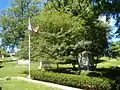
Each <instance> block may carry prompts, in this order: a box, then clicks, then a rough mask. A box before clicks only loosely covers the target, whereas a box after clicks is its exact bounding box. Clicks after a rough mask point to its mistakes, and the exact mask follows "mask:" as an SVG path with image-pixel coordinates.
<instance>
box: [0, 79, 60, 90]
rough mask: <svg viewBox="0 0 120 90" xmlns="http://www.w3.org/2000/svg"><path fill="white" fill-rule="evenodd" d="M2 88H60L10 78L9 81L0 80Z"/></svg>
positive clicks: (7, 89)
mask: <svg viewBox="0 0 120 90" xmlns="http://www.w3.org/2000/svg"><path fill="white" fill-rule="evenodd" d="M0 87H2V90H60V89H58V88H53V87H48V86H46V85H42V84H34V83H30V82H26V81H21V80H16V79H12V80H9V81H0Z"/></svg>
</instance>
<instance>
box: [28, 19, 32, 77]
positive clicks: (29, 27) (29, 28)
mask: <svg viewBox="0 0 120 90" xmlns="http://www.w3.org/2000/svg"><path fill="white" fill-rule="evenodd" d="M28 30H29V33H28V34H29V65H28V72H29V74H28V78H29V79H30V78H31V75H30V63H31V62H30V30H32V28H31V23H30V18H29V26H28Z"/></svg>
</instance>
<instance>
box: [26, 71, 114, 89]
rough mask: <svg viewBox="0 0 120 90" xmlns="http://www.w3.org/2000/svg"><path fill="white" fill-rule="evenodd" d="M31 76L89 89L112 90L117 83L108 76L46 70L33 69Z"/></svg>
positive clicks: (36, 78)
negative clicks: (89, 75)
mask: <svg viewBox="0 0 120 90" xmlns="http://www.w3.org/2000/svg"><path fill="white" fill-rule="evenodd" d="M24 73H27V72H24ZM31 77H32V79H35V80H41V81H45V82H52V83H56V84H61V85H66V86H72V87H76V88H81V89H87V90H112V89H113V88H114V87H115V85H116V84H115V82H114V81H112V80H109V79H106V78H103V79H102V78H96V77H88V76H80V75H70V74H63V73H54V72H46V71H31Z"/></svg>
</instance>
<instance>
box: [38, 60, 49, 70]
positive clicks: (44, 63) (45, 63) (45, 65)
mask: <svg viewBox="0 0 120 90" xmlns="http://www.w3.org/2000/svg"><path fill="white" fill-rule="evenodd" d="M46 68H50V62H48V61H40V65H39V66H38V69H46Z"/></svg>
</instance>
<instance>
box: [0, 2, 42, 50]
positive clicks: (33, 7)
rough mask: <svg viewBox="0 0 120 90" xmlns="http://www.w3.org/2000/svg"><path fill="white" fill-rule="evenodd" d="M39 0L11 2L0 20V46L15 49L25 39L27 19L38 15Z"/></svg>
mask: <svg viewBox="0 0 120 90" xmlns="http://www.w3.org/2000/svg"><path fill="white" fill-rule="evenodd" d="M39 5H40V1H39V0H12V3H11V7H10V8H8V9H7V10H6V11H4V13H3V15H1V18H0V27H2V28H3V31H2V33H1V38H2V45H3V46H11V47H13V48H14V47H16V45H18V44H19V43H20V41H21V40H23V39H24V37H25V31H26V30H27V23H28V21H27V20H28V17H33V16H36V15H38V14H39V13H40V6H39Z"/></svg>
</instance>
